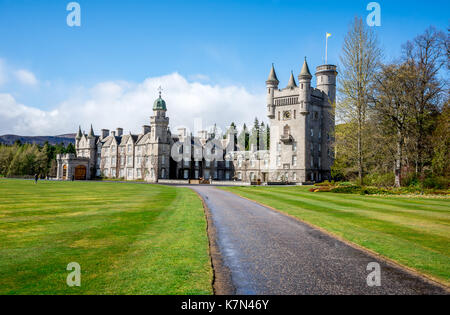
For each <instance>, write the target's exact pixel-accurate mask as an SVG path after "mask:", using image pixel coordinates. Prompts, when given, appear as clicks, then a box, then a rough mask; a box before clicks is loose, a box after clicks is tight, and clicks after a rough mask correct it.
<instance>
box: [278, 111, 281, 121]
mask: <svg viewBox="0 0 450 315" xmlns="http://www.w3.org/2000/svg"><path fill="white" fill-rule="evenodd" d="M280 119H281V112H278V120H280Z"/></svg>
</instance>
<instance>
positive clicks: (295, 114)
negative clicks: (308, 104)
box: [294, 109, 297, 119]
mask: <svg viewBox="0 0 450 315" xmlns="http://www.w3.org/2000/svg"><path fill="white" fill-rule="evenodd" d="M294 119H297V111H296V110H295V109H294Z"/></svg>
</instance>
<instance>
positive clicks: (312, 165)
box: [311, 155, 314, 180]
mask: <svg viewBox="0 0 450 315" xmlns="http://www.w3.org/2000/svg"><path fill="white" fill-rule="evenodd" d="M311 168H314V156H312V155H311ZM313 180H314V179H313Z"/></svg>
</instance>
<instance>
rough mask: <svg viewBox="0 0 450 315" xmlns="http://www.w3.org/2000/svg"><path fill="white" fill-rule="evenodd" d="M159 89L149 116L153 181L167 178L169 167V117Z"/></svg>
mask: <svg viewBox="0 0 450 315" xmlns="http://www.w3.org/2000/svg"><path fill="white" fill-rule="evenodd" d="M161 91H162V89H161V88H160V89H159V98H158V99H156V101H155V102H154V103H153V116H152V117H150V126H151V133H152V135H151V136H152V142H153V143H154V144H155V146H154V147H153V152H152V168H153V172H151V173H153V174H154V178H153V179H152V180H153V181H158V179H165V178H168V176H169V167H170V161H169V157H170V139H169V138H170V137H169V135H170V133H169V129H168V128H169V117H167V116H166V112H167V107H166V102H165V101H164V100H163V99H162V97H161Z"/></svg>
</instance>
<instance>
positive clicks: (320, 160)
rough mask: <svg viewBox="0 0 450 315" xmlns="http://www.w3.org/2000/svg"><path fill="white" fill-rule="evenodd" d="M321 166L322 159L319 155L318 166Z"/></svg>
mask: <svg viewBox="0 0 450 315" xmlns="http://www.w3.org/2000/svg"><path fill="white" fill-rule="evenodd" d="M321 167H322V159H321V158H320V156H319V168H321Z"/></svg>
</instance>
